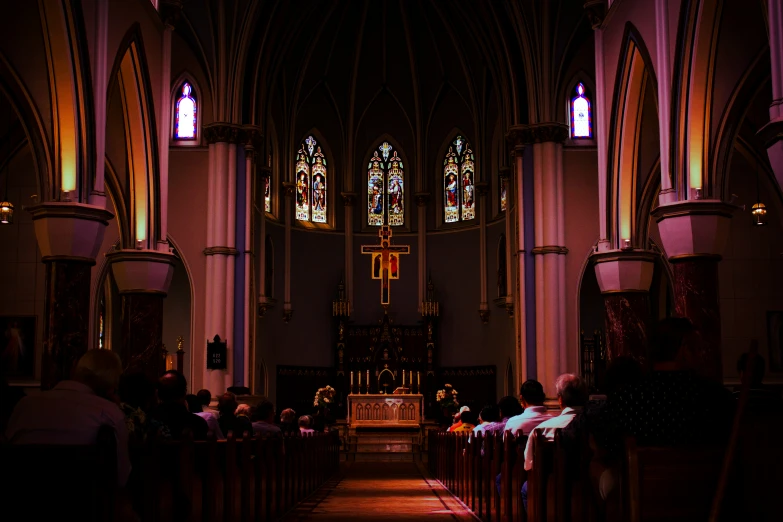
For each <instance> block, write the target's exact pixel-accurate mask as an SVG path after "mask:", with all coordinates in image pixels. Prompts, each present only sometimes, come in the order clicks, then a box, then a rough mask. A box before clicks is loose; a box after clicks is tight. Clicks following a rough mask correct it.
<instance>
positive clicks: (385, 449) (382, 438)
mask: <svg viewBox="0 0 783 522" xmlns="http://www.w3.org/2000/svg"><path fill="white" fill-rule="evenodd" d="M419 440H420V436H419V434H418V433H416V434H400V433H399V432H395V431H389V432H388V433H379V432H372V433H361V432H360V433H356V435H354V436H352V437H350V446H349V448H350V449H349V458H350V459H352V460H356V461H359V462H412V461H413V460H414V459H415V458H418V457H419V451H420V448H419Z"/></svg>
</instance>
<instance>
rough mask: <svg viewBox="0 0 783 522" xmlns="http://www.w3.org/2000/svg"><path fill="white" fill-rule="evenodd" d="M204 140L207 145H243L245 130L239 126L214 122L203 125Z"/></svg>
mask: <svg viewBox="0 0 783 522" xmlns="http://www.w3.org/2000/svg"><path fill="white" fill-rule="evenodd" d="M203 130H204V139H205V140H207V143H210V144H212V143H243V142H244V141H245V137H244V135H245V130H244V129H243V128H242V126H241V125H235V124H233V123H223V122H216V123H210V124H208V125H204V129H203Z"/></svg>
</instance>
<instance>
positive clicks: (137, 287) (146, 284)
mask: <svg viewBox="0 0 783 522" xmlns="http://www.w3.org/2000/svg"><path fill="white" fill-rule="evenodd" d="M175 259H176V256H175V255H174V254H172V253H170V252H159V251H157V250H130V249H127V250H114V251H113V252H109V253H108V254H106V260H107V262H108V263H109V266H110V267H111V271H112V274H114V279H115V281H116V282H117V288H118V289H119V291H120V294H157V295H163V296H166V295H167V294H168V291H169V287H170V286H171V278H172V277H173V275H174V260H175Z"/></svg>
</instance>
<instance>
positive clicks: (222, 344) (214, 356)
mask: <svg viewBox="0 0 783 522" xmlns="http://www.w3.org/2000/svg"><path fill="white" fill-rule="evenodd" d="M226 352H227V349H226V341H221V340H220V336H219V335H216V336H215V339H214V340H212V341H207V370H225V369H226V368H227V362H228V361H227V357H226Z"/></svg>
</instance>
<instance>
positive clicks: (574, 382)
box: [521, 373, 589, 509]
mask: <svg viewBox="0 0 783 522" xmlns="http://www.w3.org/2000/svg"><path fill="white" fill-rule="evenodd" d="M555 392H556V393H557V403H558V405H559V406H560V410H561V411H560V415H558V416H557V417H552V418H551V419H549V420H546V421H544V422H542V423H541V424H539V425H538V426H537V427H536V428H535V430H533V431H539V430H540V432H541V435H543V436H544V437H546V439H547V440H554V438H555V431H557V430H558V429H562V428H565V427H566V426H568V425H569V424H571V421H573V420H574V418H575V417H576V416H577V415H578V414H580V413H581V412H582V408H584V407H585V405H586V404H587V399H588V397H589V395H588V392H587V384H585V381H583V380H582V378H581V377H579V376H578V375H574V374H573V373H564V374H563V375H561V376H560V377H558V378H557V380H556V381H555ZM530 435H531V436H530V437H528V439H527V444H526V445H525V469H526V470H528V471H529V470H531V469H533V443H532V440H533V434H532V433H531V434H530ZM521 493H522V503H523V504H524V505H525V509H527V482H525V483H524V484H523V485H522V491H521Z"/></svg>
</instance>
